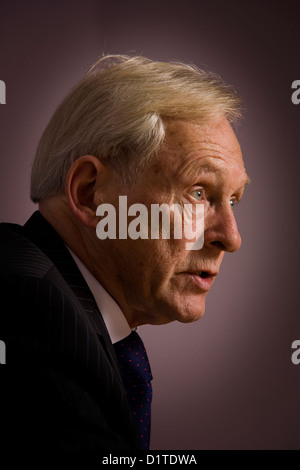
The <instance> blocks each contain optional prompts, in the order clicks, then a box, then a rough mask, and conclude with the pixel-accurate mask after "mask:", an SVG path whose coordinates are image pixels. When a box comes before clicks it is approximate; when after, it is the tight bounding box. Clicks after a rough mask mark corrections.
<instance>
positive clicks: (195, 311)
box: [176, 298, 205, 323]
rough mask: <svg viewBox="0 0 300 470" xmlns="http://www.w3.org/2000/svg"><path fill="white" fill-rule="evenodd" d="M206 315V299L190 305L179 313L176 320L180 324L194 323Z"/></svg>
mask: <svg viewBox="0 0 300 470" xmlns="http://www.w3.org/2000/svg"><path fill="white" fill-rule="evenodd" d="M204 313H205V299H200V300H199V298H198V299H197V302H195V301H194V302H192V303H189V304H187V305H186V306H185V308H183V309H180V310H178V311H177V315H176V320H177V321H179V322H180V323H192V322H195V321H197V320H200V318H202V317H203V315H204Z"/></svg>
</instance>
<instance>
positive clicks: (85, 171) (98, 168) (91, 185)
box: [66, 155, 107, 228]
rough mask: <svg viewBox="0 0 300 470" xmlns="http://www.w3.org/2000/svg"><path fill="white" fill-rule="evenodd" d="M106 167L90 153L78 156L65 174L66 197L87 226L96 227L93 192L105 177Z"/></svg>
mask: <svg viewBox="0 0 300 470" xmlns="http://www.w3.org/2000/svg"><path fill="white" fill-rule="evenodd" d="M106 176H107V167H105V166H104V165H103V163H101V162H100V160H98V158H97V157H94V156H92V155H84V156H83V157H80V158H78V159H77V160H76V161H75V162H74V163H73V165H72V166H71V168H70V170H69V171H68V174H67V179H66V198H67V202H68V206H69V208H70V209H71V211H72V212H73V214H74V215H75V216H76V217H77V218H78V219H79V220H80V222H81V223H82V224H83V225H86V226H87V227H91V228H96V225H97V223H98V222H99V220H98V219H99V217H96V209H97V206H96V204H95V192H96V191H97V189H98V188H99V186H101V184H102V182H103V181H104V180H105V179H106Z"/></svg>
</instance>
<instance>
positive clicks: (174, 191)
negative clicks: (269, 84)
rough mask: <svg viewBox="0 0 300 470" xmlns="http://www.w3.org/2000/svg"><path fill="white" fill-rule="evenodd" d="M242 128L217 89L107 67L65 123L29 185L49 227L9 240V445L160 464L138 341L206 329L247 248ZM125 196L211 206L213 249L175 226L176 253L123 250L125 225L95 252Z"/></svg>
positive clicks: (187, 74) (205, 80)
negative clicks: (144, 455) (220, 283)
mask: <svg viewBox="0 0 300 470" xmlns="http://www.w3.org/2000/svg"><path fill="white" fill-rule="evenodd" d="M238 117H239V99H238V98H237V96H236V94H235V93H234V92H233V90H232V89H231V88H230V87H227V86H225V85H224V84H223V83H222V82H221V81H220V80H219V79H218V78H217V77H216V76H214V75H212V74H209V73H206V72H203V71H200V70H198V69H197V68H196V67H191V66H187V65H184V64H181V63H162V62H154V61H151V60H149V59H146V58H142V57H127V56H106V57H103V58H101V59H100V60H98V61H97V62H96V64H95V65H94V66H93V67H92V69H91V70H90V71H89V72H88V73H87V75H86V76H85V77H84V78H83V79H82V80H81V81H80V82H79V84H78V85H77V86H76V87H75V89H74V90H72V91H71V93H70V94H69V95H68V96H67V97H66V98H65V100H64V101H63V102H62V104H61V105H60V106H59V107H58V109H57V110H56V112H55V113H54V116H53V117H52V119H51V120H50V123H49V124H48V126H47V128H46V130H45V132H44V134H43V136H42V138H41V141H40V143H39V146H38V149H37V154H36V157H35V160H34V164H33V169H32V178H31V197H32V200H33V201H34V202H38V204H39V211H37V212H35V213H34V214H33V216H32V217H31V218H30V219H29V221H28V222H27V223H26V224H25V225H24V227H19V226H16V225H9V224H2V226H1V242H2V243H1V257H2V259H3V260H4V262H3V263H2V266H1V268H2V269H1V289H2V295H1V298H2V303H3V302H4V304H5V305H4V308H3V309H2V312H1V317H0V338H1V340H3V341H4V342H5V344H6V354H7V366H6V367H7V368H8V367H9V368H10V369H11V370H13V371H14V372H13V373H12V374H11V375H10V376H9V377H8V379H7V381H6V384H5V387H4V390H5V391H6V393H7V395H6V401H5V403H6V405H5V408H6V416H7V422H6V425H7V433H6V436H7V442H8V443H9V444H10V443H14V444H15V445H16V447H17V446H19V445H20V444H22V443H25V444H26V445H28V443H30V442H31V443H32V444H34V445H38V446H39V448H41V447H42V448H47V449H49V448H62V449H94V450H95V449H98V450H112V449H120V450H128V449H148V448H149V439H150V406H151V378H152V376H151V370H150V366H149V363H148V359H147V355H146V352H145V350H144V346H143V343H142V341H141V339H140V337H139V335H138V334H137V332H136V331H135V330H136V327H138V326H139V325H142V324H146V323H148V324H157V325H159V324H164V323H168V322H171V321H174V320H178V321H180V322H192V321H195V320H197V319H199V318H200V317H201V316H202V315H203V313H204V309H205V299H206V295H207V293H208V291H209V290H210V288H211V286H212V284H213V282H214V279H215V277H216V276H217V274H218V272H219V269H220V264H221V262H222V259H223V255H224V253H225V251H228V252H234V251H236V250H237V249H238V248H239V247H240V244H241V239H240V235H239V233H238V229H237V225H236V221H235V217H234V211H233V209H234V206H235V204H236V203H237V202H238V201H239V200H240V199H241V197H242V195H243V192H244V188H245V185H246V184H247V182H248V178H247V175H246V172H245V169H244V164H243V160H242V154H241V150H240V146H239V144H238V141H237V139H236V137H235V134H234V132H233V130H232V127H231V125H230V122H232V121H235V120H236V119H237V118H238ZM120 196H126V198H127V203H128V206H132V205H134V204H137V203H138V204H143V205H144V206H145V207H146V208H148V209H150V206H151V205H152V204H159V205H161V204H167V205H168V206H170V207H171V206H172V205H174V204H175V205H177V207H184V206H185V205H186V204H190V205H191V207H192V208H194V209H195V208H197V207H200V206H201V207H202V208H203V211H204V243H203V246H202V248H201V249H199V250H187V249H186V239H185V234H184V233H183V235H182V237H175V236H174V233H173V234H172V229H174V212H173V213H172V212H170V224H171V227H170V228H171V231H170V233H171V235H170V236H169V237H163V236H162V230H159V234H160V236H158V237H154V238H151V236H149V237H147V238H146V237H142V236H140V237H130V236H127V235H128V234H124V233H122V234H121V235H120V231H119V230H118V229H119V228H120V227H119V225H120V223H121V222H120V219H116V223H117V227H116V233H117V234H118V236H116V237H109V236H107V237H102V239H99V237H98V236H97V233H96V231H97V225H98V223H99V221H100V220H101V217H100V216H99V215H97V214H98V212H97V208H98V207H101V206H103V205H104V204H110V205H111V206H113V207H115V208H116V209H118V210H119V209H120V204H119V200H120V199H119V197H120ZM106 207H107V206H106ZM102 215H103V214H102ZM129 219H130V217H129ZM130 220H131V219H130ZM29 422H30V427H29V425H28V423H29ZM9 424H10V426H9Z"/></svg>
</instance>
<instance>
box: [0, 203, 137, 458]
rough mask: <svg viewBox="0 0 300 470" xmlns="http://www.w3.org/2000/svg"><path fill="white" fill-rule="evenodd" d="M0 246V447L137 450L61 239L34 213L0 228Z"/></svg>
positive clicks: (89, 300)
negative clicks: (2, 357) (2, 360)
mask: <svg viewBox="0 0 300 470" xmlns="http://www.w3.org/2000/svg"><path fill="white" fill-rule="evenodd" d="M0 241H1V245H0V260H1V267H0V292H1V300H0V304H1V305H2V307H1V313H0V339H1V340H2V341H4V342H5V344H6V365H5V366H3V365H2V367H1V372H3V374H2V373H1V376H2V383H1V384H0V393H1V399H0V423H1V431H2V436H1V447H2V446H3V445H5V443H6V445H7V446H10V447H13V448H15V449H18V448H19V447H20V446H23V445H24V446H26V447H28V446H29V447H32V448H33V449H34V448H39V449H40V448H46V449H56V448H58V449H93V450H99V451H103V450H114V449H119V450H128V449H138V443H137V442H138V441H137V436H136V431H135V428H134V424H133V419H132V414H131V411H130V409H129V406H128V403H127V399H126V394H125V391H124V388H123V384H122V381H121V377H120V374H119V367H118V364H117V359H116V357H115V353H114V349H113V347H112V343H111V341H110V338H109V335H108V332H107V329H106V326H105V324H104V321H103V319H102V317H101V314H100V312H99V310H98V308H97V305H96V303H95V300H94V298H93V296H92V294H91V292H90V290H89V288H88V286H87V284H86V282H85V280H84V279H83V277H82V275H81V273H80V271H79V270H78V268H77V266H76V263H75V262H74V260H73V258H72V257H71V255H70V253H69V252H68V250H67V248H66V247H65V245H64V243H63V241H62V240H61V238H60V237H59V236H58V234H57V233H56V232H55V230H54V229H53V227H52V226H51V225H50V224H48V222H47V221H46V220H45V219H44V218H43V217H42V216H41V214H40V213H39V212H35V213H34V214H33V216H32V217H31V218H30V219H29V221H28V222H27V223H26V224H25V226H24V227H20V226H17V225H12V224H0ZM4 368H5V373H4Z"/></svg>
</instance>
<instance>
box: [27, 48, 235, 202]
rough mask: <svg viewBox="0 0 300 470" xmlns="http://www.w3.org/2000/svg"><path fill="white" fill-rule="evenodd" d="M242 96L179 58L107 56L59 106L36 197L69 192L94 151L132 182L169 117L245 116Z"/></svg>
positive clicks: (39, 155)
mask: <svg viewBox="0 0 300 470" xmlns="http://www.w3.org/2000/svg"><path fill="white" fill-rule="evenodd" d="M240 105H241V100H240V98H239V97H238V95H237V94H236V92H235V91H234V90H233V88H232V87H230V86H228V85H226V84H224V83H223V82H222V80H221V79H220V78H219V77H218V76H217V75H215V74H212V73H210V72H206V71H203V70H200V69H198V68H197V67H196V66H193V65H186V64H183V63H179V62H156V61H152V60H150V59H147V58H145V57H138V56H137V57H129V56H125V55H107V56H103V57H101V58H100V59H99V60H98V61H97V62H96V63H95V64H94V65H93V66H92V68H91V69H90V70H89V71H88V72H87V74H86V75H85V76H84V77H83V78H82V79H81V80H80V82H79V83H78V84H77V86H75V88H74V89H73V90H72V91H71V92H70V93H69V94H68V95H67V97H66V98H65V99H64V100H63V102H62V103H61V104H60V105H59V107H58V108H57V110H56V111H55V113H54V115H53V117H52V119H51V120H50V122H49V124H48V126H47V127H46V129H45V131H44V133H43V135H42V137H41V140H40V142H39V145H38V148H37V152H36V156H35V160H34V163H33V167H32V174H31V199H32V200H33V201H34V202H37V201H40V200H42V199H44V198H46V197H50V196H55V195H57V194H63V193H64V191H65V181H66V176H67V173H68V171H69V169H70V167H71V166H72V164H73V163H74V162H75V161H76V159H77V158H79V157H81V156H83V155H94V156H96V157H97V158H99V159H100V160H101V161H102V162H103V163H105V164H107V165H110V166H111V167H112V168H114V169H115V171H116V172H117V173H118V174H119V175H121V177H122V179H123V181H125V182H127V183H128V182H129V181H132V178H136V177H137V174H138V172H139V171H141V169H142V168H143V167H144V168H145V166H146V165H147V163H149V162H150V161H151V159H152V157H153V156H154V155H156V154H157V152H158V151H159V149H160V148H161V145H162V143H163V141H164V137H165V122H164V121H166V119H181V120H187V121H191V122H193V121H195V122H203V123H204V122H207V121H209V120H212V119H216V118H218V117H221V116H225V117H226V118H227V119H228V120H229V121H230V122H234V121H236V120H237V119H239V118H240V116H241V106H240Z"/></svg>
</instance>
